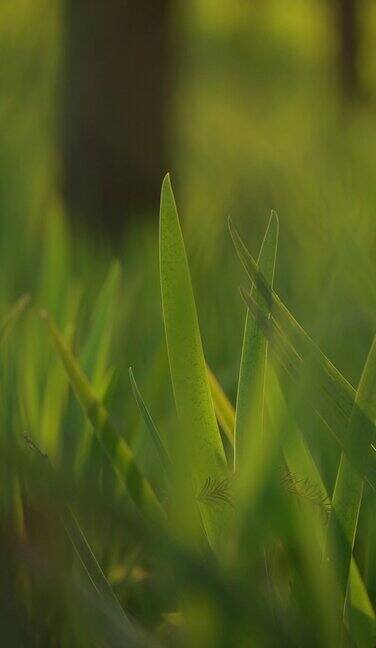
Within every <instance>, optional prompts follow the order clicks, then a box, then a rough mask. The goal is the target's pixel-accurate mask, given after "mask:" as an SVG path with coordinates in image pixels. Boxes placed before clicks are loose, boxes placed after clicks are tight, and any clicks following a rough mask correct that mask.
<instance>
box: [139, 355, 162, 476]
mask: <svg viewBox="0 0 376 648" xmlns="http://www.w3.org/2000/svg"><path fill="white" fill-rule="evenodd" d="M129 378H130V381H131V385H132V390H133V395H134V397H135V401H136V403H137V405H138V409H139V410H140V412H141V416H142V418H143V420H144V422H145V426H146V429H147V430H148V432H149V433H150V436H151V439H152V441H153V443H154V446H155V449H156V451H157V453H158V456H159V459H160V461H161V464H162V467H163V469H164V471H165V473H166V475H170V474H171V459H170V457H169V454H168V452H167V450H166V448H165V446H164V443H163V441H162V439H161V437H160V435H159V432H158V430H157V428H156V426H155V424H154V421H153V419H152V417H151V415H150V413H149V410H148V408H147V407H146V405H145V401H144V399H143V398H142V396H141V392H140V390H139V388H138V386H137V383H136V381H135V378H134V375H133V371H132V368H131V367H130V368H129Z"/></svg>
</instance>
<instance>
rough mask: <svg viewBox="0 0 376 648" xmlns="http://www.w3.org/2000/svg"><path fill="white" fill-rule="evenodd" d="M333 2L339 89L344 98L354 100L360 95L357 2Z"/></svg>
mask: <svg viewBox="0 0 376 648" xmlns="http://www.w3.org/2000/svg"><path fill="white" fill-rule="evenodd" d="M335 1H336V3H337V22H338V38H339V48H338V50H339V51H338V68H339V77H340V83H341V88H342V92H343V94H344V96H345V98H349V99H355V98H357V97H359V95H360V93H361V87H360V78H359V54H360V41H361V34H360V19H359V10H360V7H359V0H335ZM360 1H361V0H360Z"/></svg>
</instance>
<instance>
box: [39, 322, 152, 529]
mask: <svg viewBox="0 0 376 648" xmlns="http://www.w3.org/2000/svg"><path fill="white" fill-rule="evenodd" d="M42 317H43V319H44V320H45V322H46V324H47V327H48V330H49V332H50V334H51V338H52V341H53V343H54V346H55V349H56V351H57V353H58V355H59V357H60V359H61V361H62V364H63V366H64V368H65V370H66V372H67V375H68V378H69V381H70V383H71V386H72V388H73V391H74V393H75V394H76V397H77V399H78V401H79V402H80V404H81V407H82V409H83V410H84V412H85V414H86V416H87V418H88V419H89V421H90V423H91V424H92V426H93V428H94V432H95V433H96V435H97V437H98V439H99V441H100V442H101V444H102V446H103V448H104V450H105V451H106V453H107V455H108V457H109V459H110V462H111V463H112V465H113V467H114V470H115V472H116V474H117V476H118V477H119V479H120V481H121V482H122V483H123V484H124V486H125V488H126V491H127V492H128V493H129V495H130V497H131V498H132V500H133V502H134V503H135V505H136V507H137V508H138V509H139V511H140V513H141V514H142V515H143V516H144V518H145V519H146V520H147V521H150V522H156V523H158V524H159V523H161V522H162V521H164V519H165V514H164V511H163V509H162V507H161V505H160V503H159V502H158V500H157V498H156V496H155V493H154V491H153V489H152V487H151V486H150V484H149V482H148V481H147V479H145V477H144V476H143V475H142V473H141V472H140V470H139V468H138V466H137V464H136V462H135V459H134V456H133V453H132V451H131V449H130V447H129V446H128V444H127V443H126V441H125V439H124V438H123V437H122V436H121V435H120V434H119V433H118V432H117V430H116V429H115V428H114V427H113V425H112V423H111V421H110V417H109V414H108V412H107V410H106V409H105V407H104V406H103V404H102V402H101V401H100V400H99V399H98V398H97V396H96V394H95V392H94V391H93V389H92V387H91V385H90V383H89V381H88V379H87V378H86V376H85V374H84V372H83V371H82V369H81V367H80V365H79V363H78V361H77V360H76V358H75V357H74V355H73V354H72V353H71V351H70V350H69V349H68V348H67V346H66V345H65V342H64V340H63V338H62V337H61V335H60V333H59V331H58V329H57V327H56V326H55V324H54V323H53V321H52V319H51V318H50V317H49V316H48V314H47V313H45V312H43V313H42Z"/></svg>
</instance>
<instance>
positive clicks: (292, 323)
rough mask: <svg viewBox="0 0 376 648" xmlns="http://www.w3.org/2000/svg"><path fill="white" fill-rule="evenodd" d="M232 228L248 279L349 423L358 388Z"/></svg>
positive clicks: (232, 227) (233, 237) (230, 226)
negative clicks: (297, 317)
mask: <svg viewBox="0 0 376 648" xmlns="http://www.w3.org/2000/svg"><path fill="white" fill-rule="evenodd" d="M229 229H230V233H231V237H232V240H233V242H234V245H235V249H236V251H237V253H238V256H239V258H240V260H241V262H242V264H243V266H244V268H245V270H246V271H247V274H248V276H249V277H250V279H251V281H252V283H254V284H255V285H256V287H257V290H258V292H259V293H260V295H261V296H262V298H263V300H264V301H265V303H266V304H267V305H268V308H269V310H270V312H271V313H272V317H273V319H274V320H275V321H276V323H277V325H278V327H279V328H280V330H281V332H283V333H284V335H285V336H286V338H287V339H288V340H289V341H290V342H291V344H292V346H293V347H294V348H295V349H296V350H297V351H298V353H299V354H300V355H303V356H304V357H305V359H306V360H308V359H309V361H310V363H312V365H313V366H316V367H317V369H318V370H319V371H320V374H321V379H322V380H323V381H324V382H325V386H326V389H327V390H328V393H330V394H331V395H332V397H333V400H334V401H335V403H336V406H337V407H338V409H339V410H340V412H341V413H342V415H343V417H344V418H345V419H346V420H347V419H348V418H349V417H350V415H351V412H352V407H353V403H354V399H355V390H354V388H353V387H352V386H351V385H350V383H349V382H348V381H347V380H346V379H345V378H344V376H342V374H341V373H340V372H339V371H338V370H337V369H336V367H335V366H334V365H333V364H332V363H331V362H330V360H328V358H327V357H326V356H325V355H324V354H323V353H322V352H321V350H320V349H319V348H318V347H317V345H316V344H315V343H314V342H313V340H311V338H310V336H309V335H308V334H307V333H306V331H305V330H304V329H303V327H302V326H301V325H300V324H299V323H298V322H297V321H296V320H295V319H294V317H293V316H292V314H291V313H290V311H289V310H288V309H287V308H286V306H285V305H284V304H283V302H282V301H281V300H280V298H279V297H278V295H277V294H276V293H275V292H274V291H273V290H272V288H271V286H270V283H269V282H268V280H267V278H266V277H265V275H264V274H263V272H262V269H259V268H258V266H257V263H256V262H255V260H254V259H253V257H252V256H251V254H250V253H249V251H248V250H247V248H246V246H245V245H244V243H243V241H242V240H241V238H240V236H239V234H238V232H237V230H236V228H235V227H234V225H233V224H232V222H231V220H229Z"/></svg>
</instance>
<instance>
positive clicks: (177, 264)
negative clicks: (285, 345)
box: [159, 175, 230, 546]
mask: <svg viewBox="0 0 376 648" xmlns="http://www.w3.org/2000/svg"><path fill="white" fill-rule="evenodd" d="M159 241H160V277H161V291H162V306H163V317H164V325H165V332H166V341H167V350H168V357H169V363H170V371H171V379H172V385H173V391H174V398H175V403H176V409H177V414H178V419H179V423H180V428H181V432H182V436H181V443H182V446H183V447H184V448H185V452H186V458H187V462H188V465H189V472H190V475H191V479H192V482H193V488H194V490H195V493H196V495H197V494H199V493H200V492H201V490H202V488H203V487H204V484H205V483H206V481H207V479H208V478H210V479H211V480H212V481H221V480H222V479H226V478H227V477H228V470H227V464H226V458H225V453H224V449H223V445H222V440H221V436H220V432H219V429H218V425H217V420H216V416H215V412H214V407H213V401H212V397H211V393H210V387H209V382H208V377H207V372H206V365H205V359H204V353H203V349H202V342H201V335H200V330H199V324H198V319H197V313H196V306H195V301H194V295H193V289H192V283H191V277H190V272H189V267H188V261H187V256H186V252H185V247H184V241H183V236H182V232H181V229H180V224H179V219H178V214H177V209H176V204H175V199H174V195H173V192H172V187H171V183H170V178H169V176H168V175H167V176H166V177H165V179H164V181H163V185H162V193H161V207H160V239H159ZM199 506H200V511H201V516H202V520H203V524H204V528H205V530H206V533H207V536H208V539H209V542H210V543H211V545H212V546H214V545H216V543H217V542H218V541H219V539H220V538H221V537H222V540H223V531H224V528H225V527H226V526H227V523H226V520H227V519H228V516H229V511H230V510H229V507H228V504H227V503H226V502H223V503H221V504H218V506H215V507H214V506H209V505H207V504H205V503H203V502H200V504H199Z"/></svg>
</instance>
